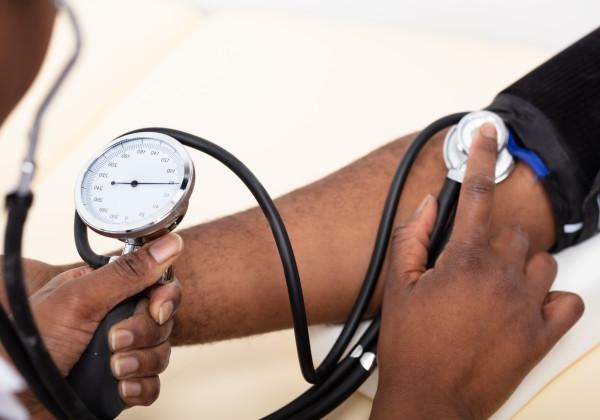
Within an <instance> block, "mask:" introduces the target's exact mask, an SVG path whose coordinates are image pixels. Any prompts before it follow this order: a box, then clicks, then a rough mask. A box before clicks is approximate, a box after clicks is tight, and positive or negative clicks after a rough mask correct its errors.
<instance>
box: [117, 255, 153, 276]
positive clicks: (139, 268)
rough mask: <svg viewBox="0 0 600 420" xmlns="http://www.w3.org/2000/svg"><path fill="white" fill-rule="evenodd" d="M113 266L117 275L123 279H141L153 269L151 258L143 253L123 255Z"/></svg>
mask: <svg viewBox="0 0 600 420" xmlns="http://www.w3.org/2000/svg"><path fill="white" fill-rule="evenodd" d="M113 264H114V269H115V271H116V272H117V275H119V276H122V277H141V276H144V275H146V274H147V273H148V272H149V271H150V269H151V263H150V261H149V258H147V256H146V255H145V253H144V252H143V251H138V252H134V253H131V254H125V255H122V256H120V257H119V258H117V259H116V260H115V262H114V263H113Z"/></svg>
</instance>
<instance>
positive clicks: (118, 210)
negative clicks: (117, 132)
mask: <svg viewBox="0 0 600 420" xmlns="http://www.w3.org/2000/svg"><path fill="white" fill-rule="evenodd" d="M193 183H194V168H193V164H192V161H191V159H190V157H189V155H188V154H187V152H186V151H185V149H184V147H183V146H182V145H181V144H180V143H179V142H178V141H177V140H175V139H174V138H172V137H170V136H167V135H164V134H161V133H151V132H140V133H132V134H128V135H125V136H122V137H119V138H117V139H116V140H115V141H113V142H112V143H111V144H110V145H109V146H108V147H106V148H105V149H103V150H102V151H100V152H99V153H97V154H96V156H94V158H92V160H91V161H90V162H89V163H88V164H87V165H86V167H85V168H84V169H83V171H82V173H81V175H80V177H79V180H78V182H77V185H76V188H75V202H76V206H77V212H78V213H79V216H80V217H81V218H82V219H83V221H84V222H85V223H86V224H87V225H88V226H90V227H91V228H92V229H94V230H96V231H97V232H100V233H102V234H108V235H110V236H114V237H120V238H123V239H124V238H132V237H144V236H148V235H150V234H152V233H154V232H156V231H159V230H161V229H164V228H166V227H167V226H165V225H169V224H171V223H173V222H176V221H177V219H178V218H179V217H180V216H182V215H183V214H182V213H183V212H185V209H186V207H187V201H188V198H189V195H190V194H191V190H192V188H193Z"/></svg>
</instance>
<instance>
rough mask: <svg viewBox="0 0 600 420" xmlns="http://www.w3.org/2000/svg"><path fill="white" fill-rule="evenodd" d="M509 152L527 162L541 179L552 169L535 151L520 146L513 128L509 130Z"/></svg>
mask: <svg viewBox="0 0 600 420" xmlns="http://www.w3.org/2000/svg"><path fill="white" fill-rule="evenodd" d="M507 149H508V152H509V153H510V154H511V155H513V156H514V157H516V158H517V159H519V160H522V161H523V162H525V163H526V164H527V165H529V167H530V168H531V169H532V170H533V173H535V176H536V177H537V178H538V179H540V178H544V177H545V176H548V175H549V174H550V171H549V170H548V168H547V167H546V165H545V164H544V162H543V161H542V159H540V157H539V156H538V155H537V154H536V153H535V152H533V151H531V150H529V149H526V148H525V147H522V146H520V145H519V144H518V143H517V139H515V136H514V134H513V132H512V131H511V130H509V131H508V147H507Z"/></svg>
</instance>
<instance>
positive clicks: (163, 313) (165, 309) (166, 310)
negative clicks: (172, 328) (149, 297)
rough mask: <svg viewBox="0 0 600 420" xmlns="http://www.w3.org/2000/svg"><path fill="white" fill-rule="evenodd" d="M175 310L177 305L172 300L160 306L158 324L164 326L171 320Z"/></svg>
mask: <svg viewBox="0 0 600 420" xmlns="http://www.w3.org/2000/svg"><path fill="white" fill-rule="evenodd" d="M173 309H175V305H173V302H171V301H170V300H169V301H167V302H165V303H163V304H162V305H160V308H159V309H158V323H159V324H160V325H163V324H164V323H165V322H167V321H168V320H169V319H170V318H171V315H173Z"/></svg>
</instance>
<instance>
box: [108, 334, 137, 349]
mask: <svg viewBox="0 0 600 420" xmlns="http://www.w3.org/2000/svg"><path fill="white" fill-rule="evenodd" d="M132 344H133V333H132V332H131V331H129V330H116V331H113V332H112V333H111V334H110V347H111V349H112V351H117V350H121V349H124V348H126V347H129V346H131V345H132Z"/></svg>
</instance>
